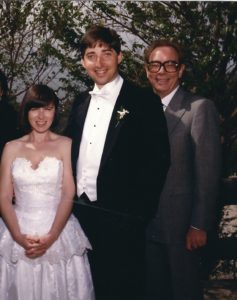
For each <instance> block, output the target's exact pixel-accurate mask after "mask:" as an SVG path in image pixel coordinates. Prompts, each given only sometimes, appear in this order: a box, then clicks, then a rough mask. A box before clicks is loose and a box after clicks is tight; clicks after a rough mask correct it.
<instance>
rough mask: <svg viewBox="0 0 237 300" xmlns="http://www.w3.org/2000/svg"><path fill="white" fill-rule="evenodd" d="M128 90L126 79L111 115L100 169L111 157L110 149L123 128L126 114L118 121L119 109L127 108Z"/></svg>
mask: <svg viewBox="0 0 237 300" xmlns="http://www.w3.org/2000/svg"><path fill="white" fill-rule="evenodd" d="M127 90H128V87H127V83H126V81H124V82H123V85H122V88H121V90H120V93H119V95H118V98H117V101H116V103H115V106H114V109H113V113H112V116H111V120H110V124H109V128H108V132H107V136H106V139H105V145H104V150H103V155H102V158H101V164H100V169H101V168H102V167H103V165H104V163H105V162H106V160H107V158H108V157H109V154H110V151H111V150H112V148H113V146H114V144H115V142H116V140H117V138H118V134H119V132H120V129H121V128H122V126H123V123H124V122H125V119H126V116H125V118H124V119H122V120H120V121H118V118H117V116H118V111H119V110H121V108H124V109H126V96H127V97H128V94H127Z"/></svg>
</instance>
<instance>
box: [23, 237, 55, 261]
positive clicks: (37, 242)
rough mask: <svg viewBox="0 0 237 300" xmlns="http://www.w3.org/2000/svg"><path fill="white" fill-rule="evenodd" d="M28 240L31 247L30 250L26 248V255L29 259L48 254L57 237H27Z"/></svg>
mask: <svg viewBox="0 0 237 300" xmlns="http://www.w3.org/2000/svg"><path fill="white" fill-rule="evenodd" d="M27 240H28V242H29V243H30V247H29V248H28V249H26V248H25V249H26V251H25V255H26V256H27V257H29V258H36V257H40V256H42V255H44V254H45V253H46V251H47V250H48V249H49V248H50V246H51V245H52V244H53V243H54V241H55V237H54V236H53V235H52V234H50V233H48V234H46V235H43V236H40V237H35V236H27Z"/></svg>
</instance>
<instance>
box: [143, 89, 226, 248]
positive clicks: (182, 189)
mask: <svg viewBox="0 0 237 300" xmlns="http://www.w3.org/2000/svg"><path fill="white" fill-rule="evenodd" d="M165 116H166V119H167V125H168V131H169V139H170V150H171V166H170V169H169V172H168V175H167V179H166V183H165V186H164V189H163V192H162V194H161V198H160V204H159V208H158V211H157V215H156V218H155V219H154V220H153V221H152V223H151V224H150V226H149V228H148V238H149V239H152V240H155V241H160V242H164V243H180V242H181V243H183V242H184V241H185V236H186V233H187V231H188V229H189V227H190V226H193V227H197V228H200V229H204V230H207V231H208V230H210V229H211V228H212V226H213V224H214V220H215V216H216V210H215V208H216V200H217V196H218V186H219V179H220V157H221V147H220V134H219V118H218V114H217V112H216V109H215V107H214V104H213V103H212V101H210V100H208V99H204V98H202V97H199V96H197V95H194V94H191V93H189V92H187V91H185V90H184V89H183V88H181V87H180V88H179V89H178V91H177V92H176V93H175V95H174V96H173V98H172V100H171V102H170V103H169V105H168V107H167V108H166V111H165Z"/></svg>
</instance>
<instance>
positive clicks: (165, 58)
mask: <svg viewBox="0 0 237 300" xmlns="http://www.w3.org/2000/svg"><path fill="white" fill-rule="evenodd" d="M150 62H154V64H155V62H160V63H164V62H172V63H174V62H176V63H177V64H178V65H177V67H176V68H175V67H174V69H173V70H172V67H171V69H169V66H168V65H169V64H168V63H166V64H167V66H168V67H167V68H166V69H167V70H168V71H169V70H171V71H172V72H167V71H166V70H165V68H164V66H162V67H161V68H160V70H159V71H157V72H154V70H152V68H148V66H146V74H147V78H148V80H149V81H150V83H151V85H152V87H153V89H154V91H155V92H156V93H157V94H158V95H159V96H160V97H161V98H164V97H165V96H167V95H168V94H170V93H171V92H172V91H173V90H174V89H175V88H176V87H177V86H178V84H179V79H180V78H181V77H182V74H183V71H184V65H183V64H180V65H179V57H178V53H177V52H176V51H175V49H174V48H173V47H169V46H162V47H157V48H155V49H154V50H153V51H152V52H151V54H150V57H149V63H150Z"/></svg>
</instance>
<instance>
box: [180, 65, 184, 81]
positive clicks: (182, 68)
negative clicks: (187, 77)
mask: <svg viewBox="0 0 237 300" xmlns="http://www.w3.org/2000/svg"><path fill="white" fill-rule="evenodd" d="M184 70H185V65H184V64H181V65H180V68H179V78H182V76H183V72H184Z"/></svg>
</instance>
